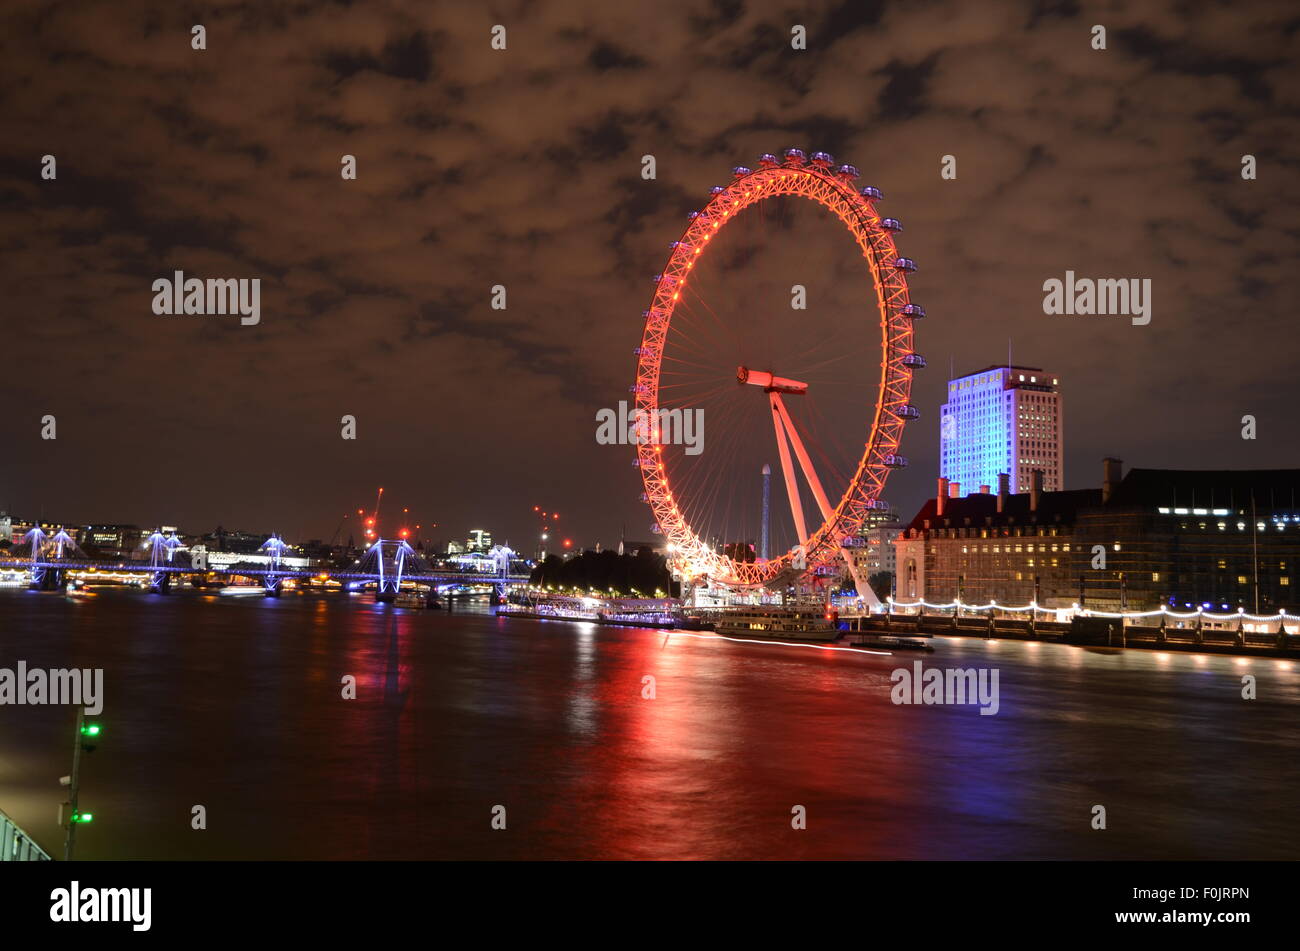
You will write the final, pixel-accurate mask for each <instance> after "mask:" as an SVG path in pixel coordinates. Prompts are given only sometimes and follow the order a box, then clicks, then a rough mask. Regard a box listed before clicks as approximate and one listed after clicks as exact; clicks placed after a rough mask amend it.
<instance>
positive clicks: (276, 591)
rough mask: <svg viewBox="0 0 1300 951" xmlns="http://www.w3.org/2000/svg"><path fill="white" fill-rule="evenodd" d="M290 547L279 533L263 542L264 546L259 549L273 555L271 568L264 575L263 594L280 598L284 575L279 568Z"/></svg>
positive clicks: (282, 590) (282, 591)
mask: <svg viewBox="0 0 1300 951" xmlns="http://www.w3.org/2000/svg"><path fill="white" fill-rule="evenodd" d="M288 549H289V545H288V543H287V542H285V540H284V539H283V538H281V537H280V536H279V535H272V536H271V537H270V538H268V539H267V540H266V541H264V542H262V547H261V548H260V549H258V550H259V551H265V552H268V553H269V554H270V556H271V570H269V571H268V572H267V573H266V574H265V575H263V576H262V594H263V595H265V596H266V597H268V598H278V597H279V596H280V595H281V594H283V593H284V575H282V574H279V570H280V562H281V560H282V559H283V558H284V553H285V552H286V551H288Z"/></svg>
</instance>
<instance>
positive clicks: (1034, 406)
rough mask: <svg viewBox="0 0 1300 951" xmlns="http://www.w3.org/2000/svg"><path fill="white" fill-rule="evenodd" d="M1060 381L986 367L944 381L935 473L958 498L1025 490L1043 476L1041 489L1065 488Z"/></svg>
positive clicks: (1036, 371)
mask: <svg viewBox="0 0 1300 951" xmlns="http://www.w3.org/2000/svg"><path fill="white" fill-rule="evenodd" d="M1059 383H1060V381H1059V380H1058V379H1057V377H1056V376H1054V375H1053V374H1051V373H1047V372H1045V371H1043V370H1042V369H1040V368H1038V367H1018V366H1000V367H985V368H984V369H983V370H977V371H976V372H974V373H970V374H967V375H966V376H962V377H958V378H957V379H955V380H949V381H948V402H946V403H944V404H943V406H942V408H941V409H940V416H939V475H940V476H942V477H943V478H945V479H947V480H948V481H949V482H950V483H954V484H957V485H959V486H960V488H959V489H957V490H956V491H955V492H954V494H955V495H959V496H960V495H969V494H971V493H976V492H980V491H981V487H984V486H987V488H984V489H983V491H985V492H989V491H997V486H998V474H999V473H1003V472H1005V473H1007V474H1009V475H1010V476H1011V486H1010V491H1011V492H1012V493H1020V492H1027V491H1029V483H1030V479H1031V473H1033V472H1034V471H1035V470H1041V471H1042V473H1043V486H1042V488H1043V491H1046V492H1059V491H1061V490H1062V489H1063V488H1064V482H1065V480H1064V477H1063V465H1064V462H1063V445H1062V442H1063V440H1062V433H1063V427H1062V418H1061V411H1062V407H1061V394H1060V390H1059V388H1058V387H1059Z"/></svg>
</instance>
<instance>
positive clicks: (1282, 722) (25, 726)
mask: <svg viewBox="0 0 1300 951" xmlns="http://www.w3.org/2000/svg"><path fill="white" fill-rule="evenodd" d="M480 603H481V602H480ZM457 608H458V609H457V610H456V612H455V613H452V614H450V615H448V614H446V613H444V612H441V611H424V610H411V609H402V608H394V607H391V606H381V605H376V604H374V603H372V602H371V601H369V600H362V599H361V598H360V597H359V596H352V597H348V596H344V595H328V596H326V595H294V594H286V596H285V597H284V598H282V599H279V600H274V599H264V598H261V597H220V596H214V595H201V594H198V593H196V592H180V593H176V594H174V595H172V596H169V597H157V596H149V595H146V594H143V593H138V592H134V591H125V590H107V589H100V590H97V591H95V592H93V593H87V594H79V595H60V594H53V593H51V594H37V593H30V592H27V591H23V590H19V589H5V590H0V667H5V668H14V667H15V666H16V665H17V663H18V662H19V661H25V662H26V664H27V667H28V668H29V669H30V668H34V667H40V668H61V667H73V666H75V667H83V668H84V667H89V668H96V667H100V668H103V669H104V709H103V713H102V715H101V722H102V724H103V726H104V735H103V740H102V742H101V744H100V747H99V749H98V750H96V751H95V752H94V753H93V754H91V755H90V756H89V757H87V758H85V759H84V760H83V767H82V789H81V805H82V808H83V809H84V810H87V811H92V812H93V813H94V814H95V820H94V822H93V824H91V825H90V826H86V827H84V828H83V829H82V830H81V831H80V832H79V834H78V841H77V857H78V858H81V859H108V858H116V859H440V858H442V859H551V858H559V859H674V858H682V859H726V858H734V859H800V858H819V859H1236V858H1250V859H1295V858H1296V857H1297V856H1298V855H1300V802H1298V798H1300V794H1298V793H1297V792H1296V790H1297V789H1300V729H1298V728H1297V724H1296V714H1297V710H1300V666H1298V665H1297V664H1295V663H1294V662H1289V661H1280V660H1272V659H1260V658H1251V659H1246V658H1233V657H1223V656H1211V655H1195V654H1181V653H1170V654H1158V653H1155V652H1148V651H1129V652H1118V651H1116V652H1109V651H1101V650H1089V649H1085V648H1079V647H1066V646H1058V645H1052V644H1038V643H1026V642H1017V641H1009V640H995V641H982V640H977V639H962V638H937V639H936V641H935V646H936V651H935V653H933V654H926V655H917V654H910V653H897V654H894V655H893V656H873V655H868V654H861V653H850V652H839V653H836V652H827V651H819V650H814V649H807V648H795V647H788V646H782V645H776V644H746V643H737V642H734V641H727V640H722V639H718V638H714V637H709V636H694V637H692V636H688V635H685V634H683V633H670V634H665V632H663V631H652V630H644V629H635V628H613V627H597V626H595V625H592V624H587V623H571V622H564V621H537V620H524V619H507V618H496V617H494V616H492V615H491V614H489V613H487V611H486V609H485V608H483V607H480V608H477V609H474V608H461V607H460V605H459V604H458V605H457ZM918 659H919V660H921V661H922V663H923V664H924V665H925V666H926V667H927V668H928V667H961V668H977V669H978V668H989V669H996V670H997V671H998V686H999V692H1000V697H999V708H998V712H997V714H996V715H994V716H982V715H980V712H979V707H978V706H975V705H965V706H957V705H953V706H943V705H933V706H924V705H921V706H908V705H895V704H894V703H893V702H891V688H892V687H893V684H892V682H891V680H890V673H891V672H892V671H893V670H895V669H896V668H899V667H906V668H909V669H911V668H912V665H913V664H914V662H916V661H917V660H918ZM348 675H351V676H353V677H355V678H356V683H357V697H356V699H354V700H347V699H343V697H342V695H341V694H342V691H343V686H342V683H341V682H342V679H343V678H344V677H345V676H348ZM1246 675H1250V676H1253V677H1254V678H1256V690H1257V693H1258V698H1257V699H1254V700H1246V699H1243V698H1242V678H1243V676H1246ZM645 677H653V678H654V693H655V695H654V698H653V699H645V698H644V697H643V691H644V689H645V688H644V681H643V678H645ZM73 719H74V712H73V710H72V708H70V707H52V706H44V707H33V706H0V809H3V810H4V811H5V812H7V813H8V814H9V815H10V816H11V817H13V819H14V820H15V821H16V822H18V823H19V824H20V825H21V826H23V827H24V828H25V829H26V830H27V831H28V832H29V833H30V834H31V835H32V836H34V837H35V838H36V839H37V840H38V841H39V842H40V843H41V845H43V846H44V847H45V849H46V850H47V851H49V852H50V853H51V854H54V855H55V856H58V857H61V856H62V831H61V830H60V829H59V828H58V826H57V823H56V813H57V809H58V804H59V801H60V800H61V799H62V798H63V792H64V790H63V789H62V788H61V787H60V786H59V784H58V778H59V777H60V776H62V775H65V774H67V773H68V772H69V767H70V759H71V747H72V737H71V734H72V724H73ZM195 805H202V806H203V807H204V808H205V809H206V814H207V828H206V830H201V831H196V830H194V829H192V828H191V814H192V812H191V810H192V808H193V807H194V806H195ZM1097 805H1101V806H1104V807H1105V811H1106V828H1105V829H1104V830H1095V829H1093V828H1092V817H1093V809H1094V806H1097ZM496 806H504V807H505V816H506V828H505V829H504V830H501V829H494V828H493V827H492V816H493V810H494V807H496ZM795 806H803V807H804V809H805V810H806V824H807V828H806V829H802V830H797V829H794V828H792V822H791V819H792V809H793V807H795Z"/></svg>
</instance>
